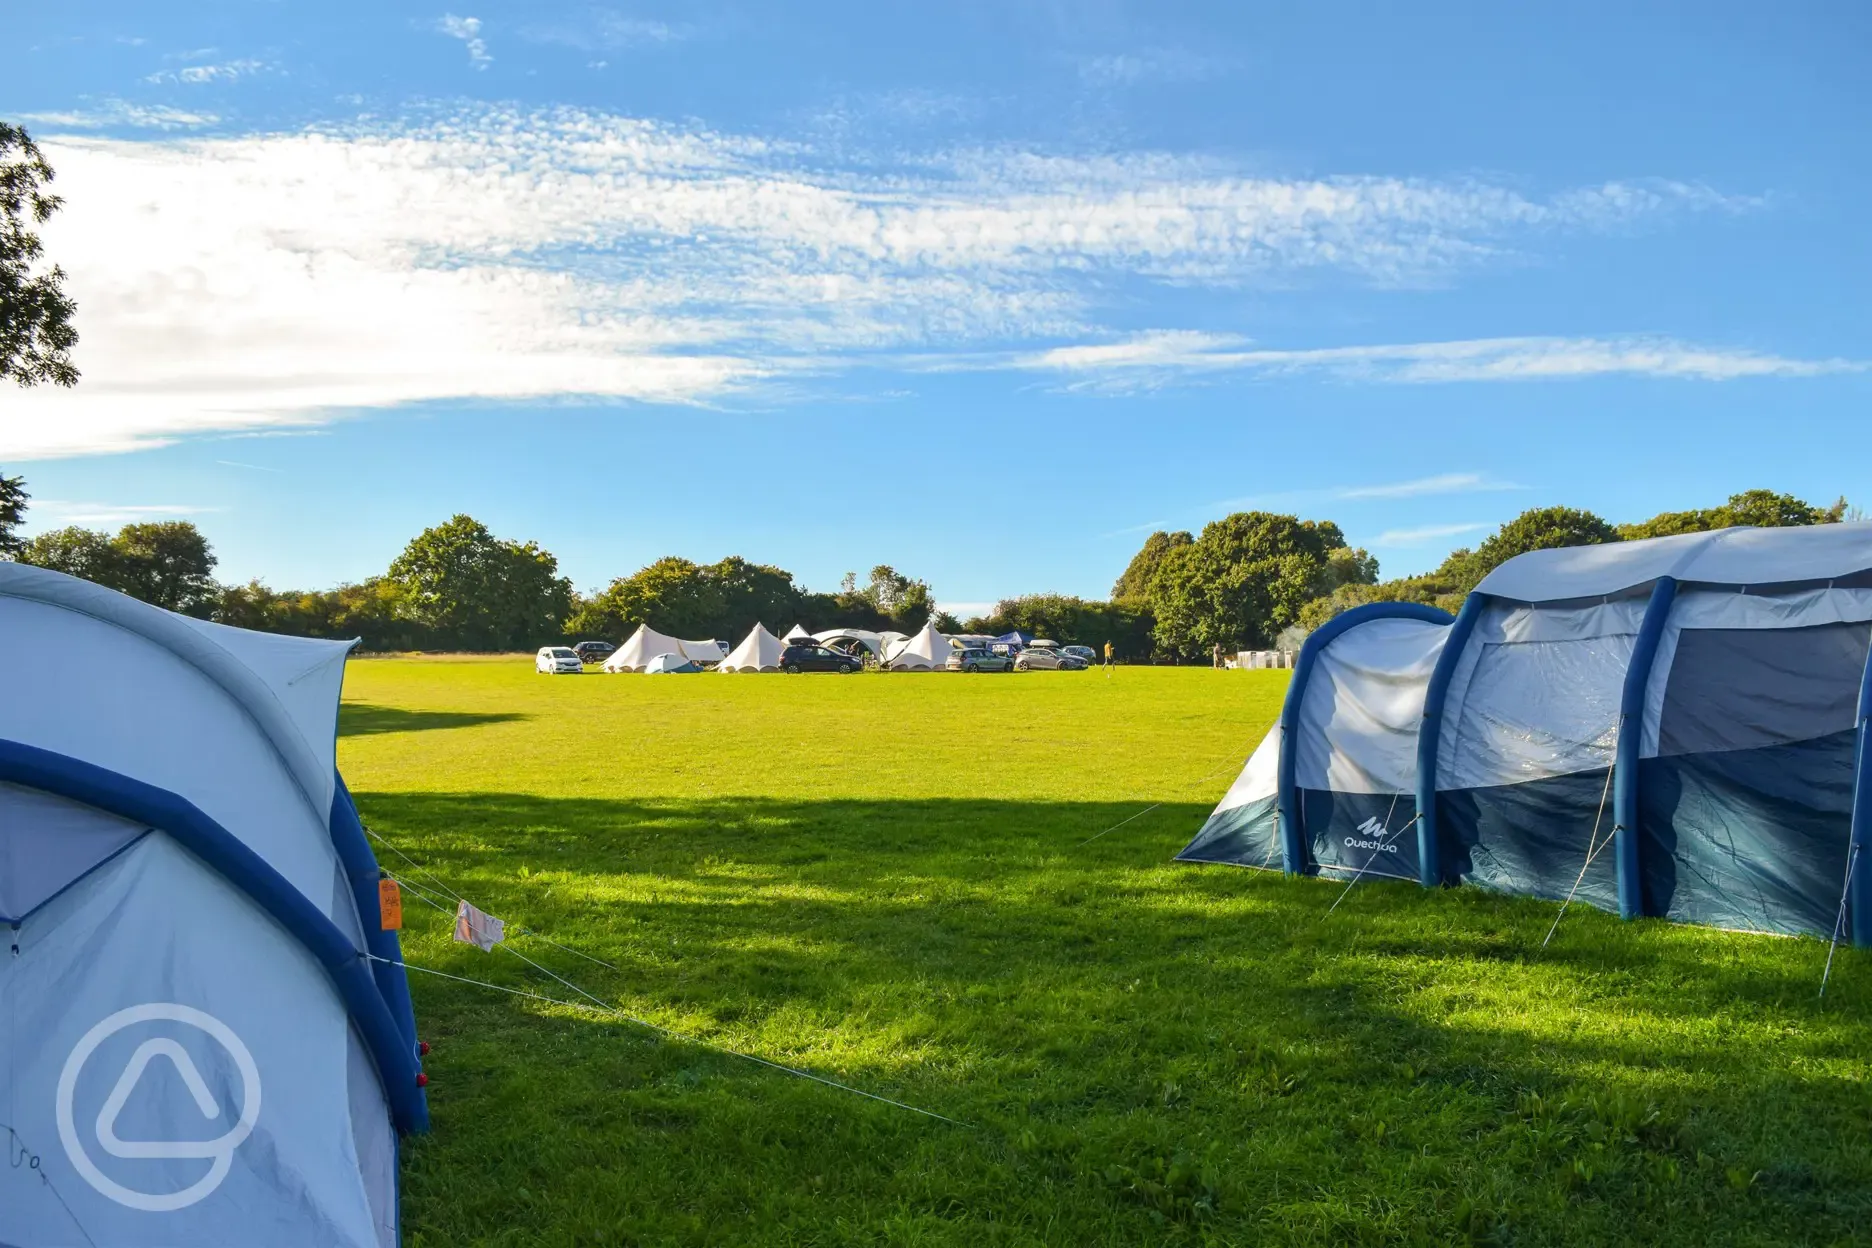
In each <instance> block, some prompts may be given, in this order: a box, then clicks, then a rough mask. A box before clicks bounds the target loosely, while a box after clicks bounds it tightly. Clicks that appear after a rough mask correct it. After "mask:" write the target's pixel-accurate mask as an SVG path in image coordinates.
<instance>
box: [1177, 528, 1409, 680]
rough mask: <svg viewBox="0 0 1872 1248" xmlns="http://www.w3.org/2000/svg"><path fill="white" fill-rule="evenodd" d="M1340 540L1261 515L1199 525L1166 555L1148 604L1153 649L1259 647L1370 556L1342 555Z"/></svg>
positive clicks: (1327, 531)
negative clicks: (1337, 557) (1194, 533)
mask: <svg viewBox="0 0 1872 1248" xmlns="http://www.w3.org/2000/svg"><path fill="white" fill-rule="evenodd" d="M1345 548H1346V541H1345V535H1344V534H1343V533H1341V532H1340V531H1339V526H1338V525H1336V524H1334V523H1332V522H1331V521H1312V520H1300V519H1299V518H1297V517H1295V516H1283V515H1276V514H1273V513H1271V512H1265V511H1249V512H1238V513H1236V514H1235V515H1232V516H1226V517H1224V518H1223V519H1221V520H1216V521H1213V522H1212V523H1210V524H1207V525H1204V526H1203V531H1202V533H1201V535H1200V536H1198V537H1197V538H1196V540H1195V541H1194V542H1191V543H1189V544H1187V545H1182V544H1175V545H1172V546H1171V547H1170V548H1169V549H1167V550H1165V552H1164V554H1163V557H1162V559H1161V560H1160V561H1159V563H1158V565H1157V570H1156V571H1155V573H1154V574H1153V575H1152V577H1151V581H1150V591H1149V595H1148V601H1149V604H1150V608H1151V612H1152V614H1153V615H1154V616H1155V617H1156V621H1157V623H1156V628H1155V636H1156V641H1157V644H1158V646H1159V647H1160V648H1161V649H1162V650H1164V651H1166V652H1167V653H1170V654H1173V655H1176V656H1179V657H1191V656H1195V655H1200V654H1206V653H1208V652H1209V650H1210V648H1211V647H1212V646H1216V645H1220V646H1221V647H1223V648H1224V649H1225V650H1234V649H1238V648H1241V647H1244V646H1247V647H1261V646H1266V645H1269V644H1271V643H1272V641H1273V639H1274V637H1275V636H1276V635H1277V634H1278V633H1279V632H1280V631H1281V630H1282V629H1283V628H1285V627H1287V626H1288V625H1289V624H1292V623H1294V622H1295V621H1296V620H1298V619H1299V617H1300V611H1301V608H1303V607H1304V606H1305V605H1306V604H1307V603H1308V602H1310V601H1312V600H1313V599H1314V598H1316V597H1318V596H1319V595H1320V594H1321V593H1323V592H1330V590H1331V589H1332V588H1333V587H1334V586H1333V579H1334V577H1335V576H1341V575H1347V574H1351V575H1363V574H1365V572H1366V570H1367V569H1369V570H1370V572H1371V573H1374V574H1375V572H1376V564H1375V563H1374V562H1372V561H1370V557H1369V556H1362V557H1357V558H1344V557H1342V558H1341V560H1340V561H1339V563H1338V564H1337V565H1335V564H1334V562H1333V557H1332V556H1333V552H1334V551H1338V550H1344V549H1345Z"/></svg>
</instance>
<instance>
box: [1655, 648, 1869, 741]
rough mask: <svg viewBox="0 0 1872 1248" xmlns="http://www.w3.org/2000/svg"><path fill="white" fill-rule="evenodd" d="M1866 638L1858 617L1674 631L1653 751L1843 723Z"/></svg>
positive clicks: (1785, 737) (1820, 730)
mask: <svg viewBox="0 0 1872 1248" xmlns="http://www.w3.org/2000/svg"><path fill="white" fill-rule="evenodd" d="M1868 640H1872V625H1868V624H1866V623H1845V624H1814V625H1809V626H1807V627H1805V628H1687V629H1684V630H1683V632H1681V633H1680V634H1679V635H1678V638H1677V651H1676V655H1675V657H1674V659H1673V661H1672V663H1671V670H1670V678H1669V681H1668V683H1667V684H1666V685H1665V689H1664V707H1663V710H1662V712H1661V714H1660V716H1659V721H1658V753H1659V754H1660V755H1673V754H1714V753H1718V752H1721V751H1725V750H1750V749H1759V748H1761V747H1763V746H1769V745H1780V744H1784V743H1787V742H1791V741H1808V740H1812V739H1814V738H1816V737H1824V736H1826V735H1828V734H1829V733H1834V732H1841V731H1844V730H1846V729H1849V728H1851V727H1853V723H1854V718H1855V716H1856V715H1857V712H1858V703H1859V682H1860V680H1861V678H1862V677H1863V676H1864V673H1865V665H1866V648H1867V644H1868Z"/></svg>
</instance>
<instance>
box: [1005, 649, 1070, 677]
mask: <svg viewBox="0 0 1872 1248" xmlns="http://www.w3.org/2000/svg"><path fill="white" fill-rule="evenodd" d="M1063 661H1064V660H1062V659H1061V658H1060V652H1059V651H1058V649H1056V648H1055V647H1053V646H1029V647H1027V648H1026V649H1025V650H1023V651H1021V652H1020V657H1019V658H1017V659H1015V660H1014V670H1015V671H1017V672H1056V671H1058V670H1059V669H1060V665H1061V663H1062V662H1063Z"/></svg>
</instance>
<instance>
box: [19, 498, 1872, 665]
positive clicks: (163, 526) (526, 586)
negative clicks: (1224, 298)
mask: <svg viewBox="0 0 1872 1248" xmlns="http://www.w3.org/2000/svg"><path fill="white" fill-rule="evenodd" d="M29 498H30V496H29V495H28V494H27V492H26V489H25V483H24V481H22V480H21V479H20V478H18V477H6V476H4V475H0V558H7V559H17V560H19V561H20V562H23V563H30V564H36V565H38V566H40V567H45V568H52V569H55V570H57V571H60V572H67V573H70V574H72V575H74V576H81V577H84V578H85V579H86V580H90V581H95V582H97V583H98V584H100V585H106V586H109V587H110V588H112V589H117V590H121V591H123V592H124V593H127V594H130V595H132V596H134V597H137V598H140V599H142V600H143V601H145V602H150V603H154V604H155V605H157V606H160V607H166V608H168V609H169V610H172V611H180V612H182V613H184V614H187V615H193V616H197V617H199V618H202V619H209V620H214V621H217V622H219V623H223V624H232V625H237V626H239V627H242V628H252V629H259V630H263V631H266V632H276V633H290V634H295V635H298V636H306V637H333V638H352V637H356V638H360V639H362V642H363V645H364V648H365V649H368V650H379V651H385V650H514V649H530V648H532V647H534V646H538V645H540V644H543V643H548V642H554V641H559V640H580V639H584V638H604V639H606V640H610V641H613V642H621V641H622V640H623V639H624V638H625V637H627V636H629V635H630V633H632V632H633V631H635V630H636V629H637V627H638V626H639V625H643V624H648V625H650V626H651V627H652V628H655V629H657V630H658V631H659V632H663V633H668V634H672V635H674V636H678V637H694V638H700V637H716V638H723V639H726V640H730V641H733V640H735V639H738V638H740V637H742V636H744V635H745V634H746V633H747V632H748V630H750V629H752V628H753V627H754V625H755V624H756V623H762V624H766V625H767V626H768V627H770V628H774V629H782V628H786V627H788V626H790V625H792V624H795V623H798V624H802V625H804V626H805V627H806V628H807V629H808V630H810V631H818V630H821V629H827V628H858V629H868V630H871V631H874V632H883V631H886V630H895V631H897V632H903V633H911V632H915V631H916V630H918V629H920V628H922V627H923V625H924V624H926V623H931V622H933V623H934V624H935V625H936V627H937V628H939V629H940V630H942V631H943V632H948V633H956V632H972V633H989V634H1000V633H1005V632H1010V631H1013V630H1016V629H1019V630H1021V631H1023V632H1028V633H1031V634H1033V635H1035V636H1042V637H1051V638H1053V639H1054V640H1055V641H1058V642H1061V643H1062V644H1068V645H1070V644H1081V645H1089V646H1093V647H1095V648H1098V647H1102V646H1104V645H1105V643H1107V642H1110V643H1111V644H1112V646H1113V648H1114V650H1115V651H1116V652H1117V653H1118V654H1119V656H1121V657H1123V658H1126V659H1132V660H1144V659H1156V660H1167V661H1171V662H1179V661H1188V660H1193V659H1194V660H1203V659H1207V658H1208V657H1209V655H1210V654H1212V653H1213V651H1214V649H1215V648H1216V647H1218V646H1219V647H1221V648H1222V649H1223V650H1224V651H1225V652H1233V651H1236V650H1241V649H1267V648H1272V647H1277V646H1278V647H1282V648H1289V647H1292V646H1296V645H1298V644H1299V639H1300V638H1301V637H1302V636H1304V634H1305V633H1306V632H1308V631H1311V630H1312V629H1314V628H1317V627H1319V626H1320V625H1321V624H1323V623H1325V622H1326V621H1327V620H1329V619H1331V618H1332V617H1333V616H1335V615H1337V614H1339V613H1340V612H1341V611H1345V610H1348V609H1350V608H1352V607H1355V606H1358V605H1361V604H1363V603H1367V602H1397V601H1409V602H1423V603H1429V604H1432V605H1435V606H1439V607H1442V608H1444V609H1445V610H1448V611H1454V610H1456V608H1457V607H1459V606H1460V605H1461V603H1462V599H1463V597H1464V596H1465V595H1466V594H1468V592H1469V591H1470V590H1472V589H1474V588H1475V587H1476V585H1477V584H1478V583H1479V582H1480V581H1481V580H1482V578H1483V577H1484V576H1486V575H1488V573H1489V572H1490V571H1492V570H1493V569H1494V568H1495V567H1497V566H1498V565H1500V564H1501V563H1503V562H1505V561H1506V560H1508V559H1511V558H1513V557H1514V556H1515V555H1518V554H1521V553H1523V552H1525V551H1529V550H1542V549H1547V548H1550V547H1557V546H1584V545H1594V544H1598V543H1602V542H1617V541H1631V540H1635V539H1638V538H1645V537H1659V536H1663V535H1666V534H1673V533H1691V532H1700V531H1704V530H1708V529H1717V528H1725V527H1728V526H1730V525H1739V524H1746V525H1756V526H1781V525H1796V524H1828V523H1833V522H1835V521H1838V520H1840V519H1842V518H1846V517H1847V515H1848V508H1847V506H1846V503H1845V501H1844V500H1841V501H1839V502H1837V503H1835V504H1834V505H1833V506H1831V507H1828V508H1820V507H1816V506H1813V505H1812V504H1810V503H1807V502H1805V501H1803V500H1801V499H1799V498H1795V497H1794V496H1792V495H1788V494H1776V493H1774V492H1773V491H1769V490H1748V491H1745V492H1743V493H1740V494H1736V495H1733V496H1732V497H1730V498H1729V500H1728V501H1727V502H1725V503H1722V504H1721V505H1719V506H1716V507H1710V508H1704V509H1700V510H1693V511H1676V512H1663V513H1660V514H1659V515H1655V516H1653V517H1651V518H1650V519H1648V520H1644V521H1639V522H1636V523H1628V524H1619V525H1614V524H1612V523H1610V522H1608V521H1606V520H1604V519H1603V518H1601V517H1599V516H1596V515H1594V514H1593V513H1592V512H1589V511H1581V510H1578V509H1576V508H1571V507H1543V508H1536V509H1533V510H1530V511H1526V512H1523V513H1522V514H1521V515H1519V516H1517V517H1515V518H1514V519H1513V520H1510V521H1508V522H1507V523H1506V524H1504V525H1502V526H1501V528H1500V529H1498V530H1497V531H1496V532H1495V533H1493V534H1491V535H1490V536H1489V537H1488V538H1487V539H1486V540H1485V541H1483V542H1482V543H1480V544H1479V545H1477V546H1476V547H1475V548H1474V549H1470V548H1467V547H1465V548H1463V549H1459V550H1455V551H1452V552H1451V553H1450V555H1449V557H1448V558H1446V559H1445V560H1443V562H1442V563H1441V564H1440V565H1439V566H1438V567H1437V568H1436V569H1435V570H1434V571H1431V572H1428V573H1425V574H1422V575H1419V576H1410V577H1400V578H1395V579H1392V580H1387V581H1381V580H1380V579H1379V576H1378V560H1377V559H1376V558H1375V557H1373V556H1372V555H1371V554H1370V552H1368V551H1366V550H1363V549H1357V548H1353V547H1351V546H1349V545H1348V544H1347V542H1346V539H1345V535H1344V533H1343V532H1342V531H1341V530H1340V528H1339V526H1338V525H1336V524H1334V523H1333V522H1331V521H1329V520H1302V519H1299V518H1298V517H1296V516H1291V515H1279V514H1275V513H1271V512H1260V511H1250V512H1238V513H1236V514H1234V515H1230V516H1224V517H1223V518H1222V519H1220V520H1216V521H1213V522H1211V523H1210V524H1207V525H1205V526H1203V529H1202V531H1201V532H1200V533H1199V534H1191V533H1188V532H1156V533H1152V534H1151V535H1150V536H1149V537H1148V538H1146V539H1145V541H1144V544H1143V546H1142V548H1141V549H1140V550H1139V551H1138V552H1137V554H1136V555H1135V556H1133V557H1132V559H1131V561H1130V563H1129V564H1128V565H1127V566H1126V567H1125V569H1124V572H1123V574H1122V575H1121V576H1120V577H1119V578H1118V581H1117V583H1116V584H1115V585H1113V586H1112V593H1111V597H1110V599H1109V600H1105V601H1099V600H1095V599H1086V598H1079V597H1075V596H1072V595H1068V594H1027V595H1023V596H1020V597H1016V598H1008V599H1004V600H1002V601H1001V602H999V603H996V604H995V607H994V609H993V610H992V611H990V612H988V613H987V614H986V615H982V616H978V617H975V618H972V619H969V620H965V621H963V620H957V619H955V618H954V617H953V616H950V615H947V614H944V613H942V612H939V611H938V610H937V608H936V602H935V599H934V596H933V595H932V593H931V590H930V587H929V585H928V584H927V583H926V582H924V581H921V580H917V579H914V578H912V577H909V576H906V575H904V574H903V573H900V572H898V571H897V570H896V569H895V568H892V567H890V566H888V565H879V566H877V567H874V568H872V569H871V571H870V573H869V574H868V576H867V578H866V579H865V580H864V581H863V582H862V583H861V582H860V581H859V579H858V577H857V575H856V574H855V573H847V574H846V576H845V579H844V581H843V582H842V583H841V584H840V586H839V588H838V589H837V590H836V591H833V592H831V593H821V592H815V591H812V590H809V589H807V588H805V587H804V586H802V585H800V584H799V583H798V582H797V581H795V580H794V578H793V575H792V574H791V573H790V572H788V571H786V570H785V569H783V568H778V567H775V566H773V565H771V564H761V563H753V562H751V561H749V560H747V559H743V558H741V557H739V556H735V555H731V556H729V557H727V558H725V559H722V560H720V561H719V562H716V563H711V564H700V563H696V562H693V561H692V560H688V559H683V558H678V557H674V556H671V557H668V558H664V559H658V560H656V561H655V562H654V563H651V564H649V565H648V566H647V567H644V568H640V569H639V570H637V571H636V572H633V573H631V574H630V575H629V576H622V577H619V578H617V579H616V580H614V581H612V582H611V583H610V584H609V585H608V586H606V587H605V588H604V589H602V590H600V591H598V592H596V593H593V594H591V595H589V596H587V595H582V594H580V593H578V592H577V591H575V590H574V589H573V587H572V584H571V582H570V581H569V580H567V579H566V578H565V577H563V576H561V575H559V563H558V560H557V559H555V558H554V557H553V555H552V554H551V553H550V552H548V551H546V550H544V549H542V548H541V547H540V546H539V545H538V544H537V543H534V542H519V541H513V540H509V539H506V538H502V537H498V536H496V535H495V534H494V533H492V532H490V531H489V530H488V528H487V526H485V525H483V524H482V523H480V522H479V521H477V520H475V519H473V518H472V517H470V516H465V515H458V516H455V517H452V518H451V519H449V520H448V521H446V522H445V523H443V524H439V525H436V526H434V527H433V528H429V529H425V530H424V531H423V532H421V533H419V534H418V535H417V536H416V537H415V538H414V539H412V540H411V541H410V543H409V544H408V545H407V546H406V547H404V549H403V551H402V553H401V554H399V555H398V556H397V557H396V558H395V559H394V560H393V561H392V562H391V564H390V566H389V568H387V569H386V570H385V571H384V573H383V574H382V575H380V576H374V577H370V578H367V579H366V580H364V581H362V582H359V583H356V584H345V585H340V586H338V587H336V588H335V589H322V590H291V589H287V590H276V589H273V588H271V587H269V586H267V585H266V584H264V583H262V582H261V581H258V580H253V581H249V582H247V583H245V584H235V585H224V584H221V583H219V582H218V581H217V580H216V579H215V576H214V570H215V567H216V558H215V554H214V550H213V548H212V547H211V546H210V545H209V543H208V540H207V538H206V537H204V536H203V534H202V533H201V531H200V530H199V529H197V528H196V527H195V525H193V524H191V523H189V522H188V521H182V520H172V521H164V522H160V523H142V524H127V525H124V526H123V527H122V528H121V529H119V530H118V531H117V532H116V533H114V534H110V533H104V532H99V531H97V530H92V529H86V528H79V527H71V528H63V529H56V530H52V531H50V532H46V533H41V534H38V535H37V536H34V537H32V538H22V537H21V536H20V528H21V526H22V524H23V523H24V520H25V516H26V511H27V506H28V501H29ZM1853 518H1857V516H1856V513H1855V514H1854V517H1853Z"/></svg>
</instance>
